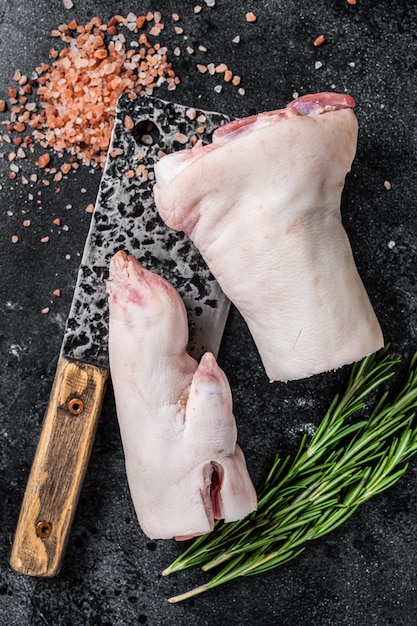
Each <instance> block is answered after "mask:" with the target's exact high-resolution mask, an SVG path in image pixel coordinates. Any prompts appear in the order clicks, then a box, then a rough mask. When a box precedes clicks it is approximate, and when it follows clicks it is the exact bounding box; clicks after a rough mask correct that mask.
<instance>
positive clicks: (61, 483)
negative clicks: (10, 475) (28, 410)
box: [10, 357, 108, 576]
mask: <svg viewBox="0 0 417 626" xmlns="http://www.w3.org/2000/svg"><path fill="white" fill-rule="evenodd" d="M107 377H108V370H107V369H106V368H104V367H99V366H95V365H91V364H88V363H83V362H80V361H75V360H71V359H68V358H66V357H60V360H59V363H58V368H57V372H56V376H55V381H54V384H53V388H52V392H51V398H50V401H49V405H48V408H47V411H46V414H45V419H44V423H43V427H42V432H41V436H40V439H39V443H38V448H37V450H36V454H35V458H34V460H33V465H32V469H31V472H30V475H29V479H28V484H27V487H26V492H25V495H24V498H23V502H22V508H21V511H20V516H19V520H18V523H17V528H16V534H15V538H14V542H13V547H12V552H11V557H10V565H11V566H12V568H13V569H14V570H16V571H17V572H20V573H22V574H27V575H29V576H55V575H56V574H57V573H58V572H59V569H60V567H61V563H62V559H63V557H64V553H65V548H66V545H67V541H68V536H69V532H70V529H71V524H72V520H73V517H74V514H75V509H76V506H77V503H78V499H79V495H80V491H81V487H82V483H83V480H84V475H85V472H86V469H87V464H88V460H89V457H90V453H91V448H92V445H93V441H94V435H95V432H96V427H97V423H98V418H99V415H100V411H101V406H102V403H103V397H104V392H105V388H106V381H107Z"/></svg>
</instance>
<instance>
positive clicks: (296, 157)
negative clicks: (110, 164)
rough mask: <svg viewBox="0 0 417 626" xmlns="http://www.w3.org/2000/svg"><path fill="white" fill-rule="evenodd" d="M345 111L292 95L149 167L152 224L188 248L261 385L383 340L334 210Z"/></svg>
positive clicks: (340, 102) (347, 154) (346, 157)
mask: <svg viewBox="0 0 417 626" xmlns="http://www.w3.org/2000/svg"><path fill="white" fill-rule="evenodd" d="M354 106H355V102H354V100H353V98H352V97H350V96H346V95H341V94H335V93H320V94H316V95H308V96H303V97H300V98H298V99H297V100H294V101H293V102H290V104H288V106H287V107H286V108H285V109H281V110H278V111H272V112H267V113H261V114H259V115H255V116H252V117H249V118H247V119H242V120H238V121H233V122H231V123H229V124H226V125H225V126H222V127H220V128H218V129H217V130H216V131H215V132H214V134H213V140H212V143H211V144H210V145H208V146H202V145H201V144H199V143H197V144H196V145H195V146H194V147H193V148H192V149H186V150H181V151H179V152H176V153H173V154H170V155H168V156H165V157H163V158H162V159H161V160H160V161H159V162H158V163H157V164H156V167H155V175H156V184H155V187H154V194H155V201H156V206H157V209H158V211H159V213H160V215H161V217H162V219H163V220H164V221H165V223H166V224H167V225H168V226H169V227H170V228H173V229H175V230H182V231H185V232H186V233H187V234H188V235H189V237H190V238H191V239H192V241H193V242H194V243H195V245H196V246H197V248H198V249H199V250H200V252H201V254H202V256H203V257H204V259H205V261H206V262H207V264H208V266H209V268H210V269H211V271H212V273H213V274H214V276H215V277H216V278H217V280H218V282H219V283H220V286H221V287H222V289H223V291H224V292H225V294H226V295H227V296H228V297H229V298H230V300H231V301H232V302H233V303H234V305H235V306H236V307H237V308H238V309H239V311H240V312H241V314H242V315H243V317H244V319H245V320H246V323H247V324H248V327H249V330H250V332H251V333H252V336H253V338H254V341H255V343H256V345H257V347H258V350H259V353H260V356H261V358H262V361H263V364H264V366H265V370H266V373H267V375H268V376H269V378H270V379H271V380H284V381H285V380H291V379H299V378H305V377H307V376H311V375H313V374H317V373H319V372H324V371H327V370H332V369H336V368H338V367H340V366H342V365H345V364H348V363H352V362H354V361H357V360H360V359H361V358H362V357H364V356H365V355H367V354H370V353H372V352H375V351H376V350H378V349H379V348H381V347H382V345H383V337H382V332H381V328H380V326H379V323H378V320H377V318H376V315H375V313H374V310H373V308H372V305H371V303H370V301H369V298H368V295H367V293H366V291H365V288H364V286H363V284H362V281H361V279H360V277H359V275H358V272H357V269H356V266H355V262H354V260H353V256H352V251H351V247H350V244H349V240H348V237H347V235H346V232H345V230H344V228H343V226H342V223H341V215H340V204H341V195H342V190H343V186H344V180H345V176H346V174H347V173H348V172H349V170H350V167H351V164H352V161H353V158H354V156H355V151H356V140H357V120H356V116H355V114H354V112H353V110H352V109H353V107H354Z"/></svg>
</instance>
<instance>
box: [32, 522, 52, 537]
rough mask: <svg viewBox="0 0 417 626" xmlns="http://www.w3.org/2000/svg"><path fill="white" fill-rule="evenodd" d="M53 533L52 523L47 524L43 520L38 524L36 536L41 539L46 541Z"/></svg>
mask: <svg viewBox="0 0 417 626" xmlns="http://www.w3.org/2000/svg"><path fill="white" fill-rule="evenodd" d="M51 532H52V524H50V522H45V520H42V521H40V522H38V523H37V524H36V534H37V535H38V537H40V538H41V539H45V537H49V535H50V534H51Z"/></svg>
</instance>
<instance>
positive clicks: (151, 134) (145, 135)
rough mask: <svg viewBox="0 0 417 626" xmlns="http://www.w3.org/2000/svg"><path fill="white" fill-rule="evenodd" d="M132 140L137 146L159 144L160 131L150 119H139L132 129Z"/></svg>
mask: <svg viewBox="0 0 417 626" xmlns="http://www.w3.org/2000/svg"><path fill="white" fill-rule="evenodd" d="M132 135H133V138H134V140H135V141H136V143H137V144H138V145H139V146H147V147H149V146H154V145H158V144H159V140H160V137H161V131H160V130H159V128H158V126H157V125H156V124H155V122H152V120H141V121H140V122H138V123H137V124H135V126H134V127H133V129H132Z"/></svg>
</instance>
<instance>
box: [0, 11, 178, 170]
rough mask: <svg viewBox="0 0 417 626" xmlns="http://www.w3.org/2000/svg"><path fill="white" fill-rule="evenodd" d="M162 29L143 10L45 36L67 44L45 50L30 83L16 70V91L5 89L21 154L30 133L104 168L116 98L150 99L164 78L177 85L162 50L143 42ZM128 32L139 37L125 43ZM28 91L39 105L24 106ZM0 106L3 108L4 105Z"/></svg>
mask: <svg viewBox="0 0 417 626" xmlns="http://www.w3.org/2000/svg"><path fill="white" fill-rule="evenodd" d="M163 28H164V25H163V23H162V22H161V14H160V13H159V12H149V13H148V14H147V15H142V16H139V17H138V16H136V15H134V14H133V13H129V15H128V16H127V17H123V16H120V15H116V16H114V17H112V18H111V19H110V21H109V22H108V23H103V21H102V20H101V18H99V17H94V18H92V19H91V20H90V21H89V22H88V23H87V24H86V25H81V24H78V23H77V22H76V20H72V21H71V22H70V23H69V24H61V25H60V26H59V27H58V28H57V29H56V30H54V31H52V35H53V36H54V37H57V38H59V39H60V40H61V41H62V42H64V43H65V44H66V46H65V47H64V48H63V49H62V50H61V51H57V50H55V49H52V50H51V51H50V57H51V59H52V62H51V63H50V64H46V63H43V64H42V65H40V66H39V67H37V68H36V74H35V75H34V77H32V78H31V79H28V78H27V77H26V76H24V75H22V74H21V73H20V72H16V74H15V76H14V79H15V80H16V81H17V83H18V87H17V88H10V89H9V105H10V107H11V108H10V119H9V120H8V122H7V127H8V130H9V131H15V132H17V133H18V135H19V136H20V139H21V141H20V142H15V143H16V144H17V145H19V147H20V149H21V151H22V150H23V149H24V148H27V147H30V146H31V144H32V140H31V138H30V136H28V128H29V129H30V130H31V134H32V137H33V139H35V140H37V141H39V142H40V143H41V145H42V146H43V147H45V148H52V149H53V150H55V151H56V152H58V153H59V154H60V155H61V156H62V155H63V154H64V152H69V153H70V154H72V155H74V156H75V157H76V158H77V159H78V160H80V161H81V162H82V163H84V164H86V165H93V166H96V167H104V164H105V160H106V154H107V149H108V147H109V144H110V138H111V132H112V128H113V123H114V116H115V107H116V102H117V99H118V98H119V96H120V95H121V94H122V93H123V92H126V91H132V92H135V93H136V94H138V93H145V94H146V95H152V93H153V90H154V89H155V87H158V86H159V85H161V84H162V83H163V82H165V81H166V83H167V86H168V89H169V90H172V89H175V87H176V85H177V84H178V83H179V79H178V77H177V76H176V75H175V72H174V70H173V69H172V65H171V63H169V62H168V59H167V49H166V48H165V47H163V46H162V45H161V44H160V43H158V42H153V43H152V42H151V41H150V40H149V38H156V37H157V36H158V35H159V34H160V32H161V31H162V30H163ZM122 29H126V34H127V35H128V38H129V39H131V41H130V44H129V43H128V39H127V38H126V36H125V34H123V32H122ZM132 35H138V36H137V37H136V38H134V37H133V40H132ZM31 94H34V95H37V96H38V101H36V100H33V99H32V100H31V101H30V96H31ZM1 107H3V110H4V108H5V107H6V103H5V102H4V101H2V102H0V110H1ZM39 166H40V167H42V166H43V167H45V164H43V165H42V164H41V163H39Z"/></svg>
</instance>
